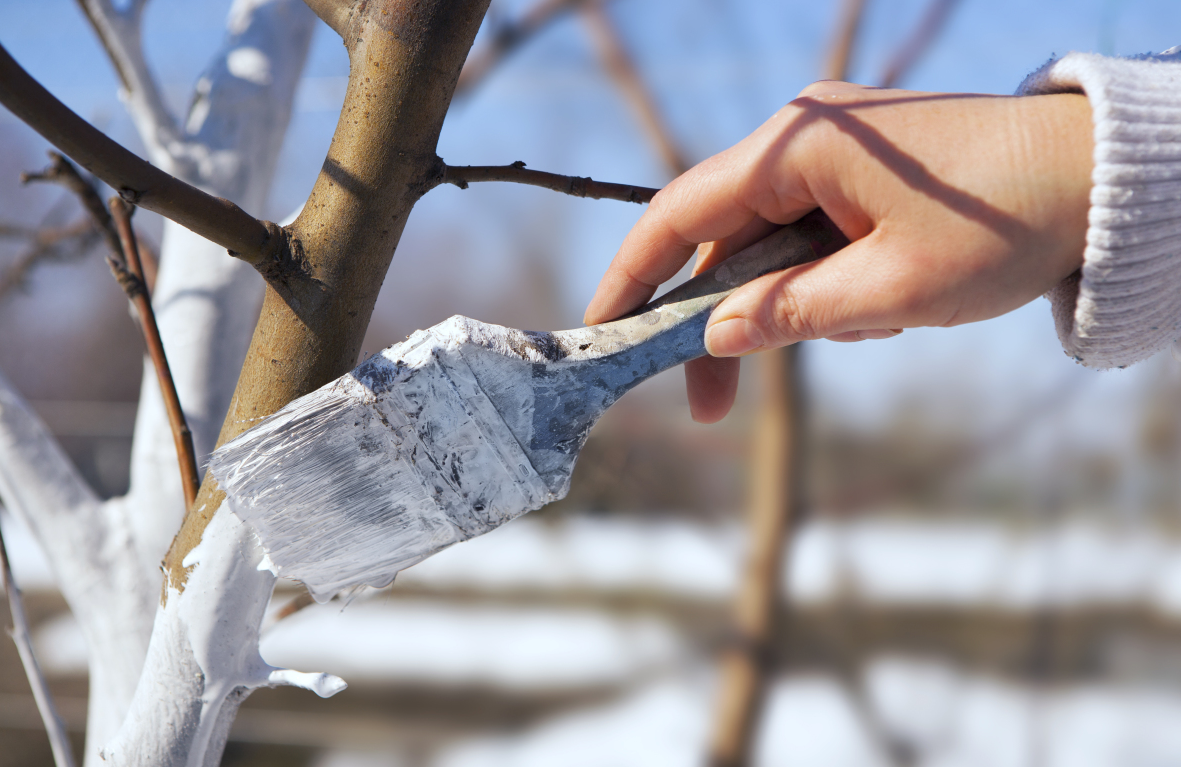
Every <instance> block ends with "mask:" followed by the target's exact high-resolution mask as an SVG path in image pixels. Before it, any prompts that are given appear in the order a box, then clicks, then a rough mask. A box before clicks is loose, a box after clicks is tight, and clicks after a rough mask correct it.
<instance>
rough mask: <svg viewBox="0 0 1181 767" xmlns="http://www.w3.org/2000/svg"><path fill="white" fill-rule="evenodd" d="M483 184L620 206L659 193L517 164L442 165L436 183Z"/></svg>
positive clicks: (647, 200)
mask: <svg viewBox="0 0 1181 767" xmlns="http://www.w3.org/2000/svg"><path fill="white" fill-rule="evenodd" d="M484 181H507V182H511V183H514V184H528V185H530V186H540V187H544V188H546V189H552V190H553V191H555V192H561V193H562V194H569V195H573V196H574V197H590V198H591V199H594V200H619V201H621V202H635V203H640V204H643V203H646V202H650V201H651V200H652V196H653V195H655V194H656V193H657V192H658V191H660V190H659V189H652V188H651V187H646V186H633V185H631V184H613V183H610V182H608V181H595V180H594V179H593V178H582V177H579V176H562V175H559V174H557V173H546V172H545V171H541V170H530V169H528V168H526V167H525V163H523V162H521V161H520V160H518V161H517V162H514V163H513V164H512V165H445V166H444V167H443V174H442V177H441V178H440V179H439V183H444V184H454V185H455V186H457V187H459V188H460V189H467V187H468V184H477V183H481V182H484Z"/></svg>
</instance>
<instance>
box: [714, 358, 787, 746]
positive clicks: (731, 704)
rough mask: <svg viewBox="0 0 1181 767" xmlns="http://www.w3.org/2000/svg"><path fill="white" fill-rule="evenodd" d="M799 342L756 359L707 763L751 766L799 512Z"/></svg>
mask: <svg viewBox="0 0 1181 767" xmlns="http://www.w3.org/2000/svg"><path fill="white" fill-rule="evenodd" d="M799 349H800V347H799V346H798V345H797V346H789V347H787V348H785V349H777V350H775V351H774V352H771V353H768V354H764V355H762V356H761V358H760V359H759V373H760V374H761V378H762V381H761V386H760V388H761V390H762V391H761V392H760V398H759V399H760V402H759V408H760V414H759V421H758V424H757V425H756V427H755V430H754V434H753V435H752V440H751V441H752V446H751V455H752V456H754V459H753V463H752V466H751V473H750V488H751V492H750V498H749V501H748V502H749V503H750V518H749V527H748V533H749V548H748V551H747V555H746V563H745V566H744V568H743V573H742V581H741V583H740V585H739V587H738V593H737V594H736V596H735V600H734V618H733V629H734V639H735V642H734V644H733V646H732V647H730V648H728V649H727V650H726V651H724V652H723V653H722V657H721V683H720V687H721V690H720V692H719V696H718V697H719V701H718V703H719V708H718V712H717V718H716V720H715V722H714V732H713V738H712V742H711V744H710V758H709V765H710V767H746V765H749V764H750V762H751V750H752V743H753V740H754V738H753V733H754V729H755V725H756V723H757V722H758V720H759V717H760V716H761V714H762V710H763V704H764V701H765V698H766V689H767V678H768V676H769V672H770V668H769V659H770V656H771V651H772V640H773V638H774V635H775V619H776V616H777V615H778V613H779V610H780V609H781V603H782V599H783V596H782V594H781V586H780V584H781V583H782V580H783V565H784V558H785V556H786V549H787V547H788V544H789V542H790V536H791V533H792V528H793V527H794V526H795V525H796V524H797V523H798V521H799V517H800V513H801V509H800V507H801V505H802V504H801V498H802V493H801V492H800V484H801V479H802V478H803V471H802V470H801V468H802V452H803V451H802V450H801V447H802V440H801V434H800V426H801V420H802V413H803V408H802V407H801V405H800V394H801V392H800V386H801V383H800V379H801V377H800V374H799V372H800V371H799Z"/></svg>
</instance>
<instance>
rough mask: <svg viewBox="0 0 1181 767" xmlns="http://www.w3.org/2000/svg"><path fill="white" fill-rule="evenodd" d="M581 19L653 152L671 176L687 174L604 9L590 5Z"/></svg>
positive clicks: (586, 7) (654, 105)
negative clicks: (634, 114)
mask: <svg viewBox="0 0 1181 767" xmlns="http://www.w3.org/2000/svg"><path fill="white" fill-rule="evenodd" d="M582 17H583V20H584V21H585V22H586V25H587V28H588V29H589V30H590V33H591V39H592V40H593V41H594V43H595V46H596V47H597V48H598V51H599V59H600V60H601V61H602V62H603V68H604V69H605V70H607V74H608V75H610V77H611V79H612V80H614V81H615V84H616V86H617V87H618V88H619V90H620V91H622V92H623V96H624V98H625V99H627V101H628V103H629V104H631V106H632V109H633V110H635V112H636V115H637V116H638V117H639V118H640V125H641V126H643V128H644V132H645V133H647V134H648V138H649V139H650V140H651V141H652V143H653V144H654V145H655V146H656V151H657V152H658V153H659V154H660V158H661V159H662V160H663V161H664V164H665V165H667V166H668V168H669V170H671V171H672V172H673V175H674V176H679V175H681V174H682V173H684V172H685V171H687V170H689V163H688V162H687V161H686V160H685V156H684V155H683V154H682V153H681V150H680V149H678V148H677V143H676V141H674V140H673V137H672V132H671V131H669V128H668V125H667V124H666V123H665V121H664V119H663V118H662V117H661V115H660V110H659V109H658V108H657V106H656V99H655V97H654V96H653V94H652V92H651V91H650V90H648V87H647V86H646V85H645V84H644V80H643V78H642V77H640V72H639V70H638V69H636V65H635V62H633V61H632V59H631V56H629V55H628V53H627V50H626V49H625V48H624V45H623V40H622V39H621V37H620V34H619V30H618V29H616V27H615V23H614V22H613V21H612V20H611V17H610V16H608V15H607V11H606V9H604V8H603V6H602V4H600V3H590V4H587V5H586V6H585V7H584V8H583V9H582Z"/></svg>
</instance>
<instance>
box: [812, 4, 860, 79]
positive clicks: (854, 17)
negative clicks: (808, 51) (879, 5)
mask: <svg viewBox="0 0 1181 767" xmlns="http://www.w3.org/2000/svg"><path fill="white" fill-rule="evenodd" d="M864 11H865V0H845V3H844V6H843V7H842V8H841V19H840V24H839V25H838V26H837V33H836V36H835V37H834V38H833V43H832V47H831V48H830V49H829V54H828V59H827V61H826V62H825V65H824V74H823V75H822V76H823V78H824V79H825V80H844V79H846V78H848V76H849V63H850V61H852V59H853V48H854V47H855V45H856V43H857V30H858V29H860V27H861V17H862V16H863V15H864Z"/></svg>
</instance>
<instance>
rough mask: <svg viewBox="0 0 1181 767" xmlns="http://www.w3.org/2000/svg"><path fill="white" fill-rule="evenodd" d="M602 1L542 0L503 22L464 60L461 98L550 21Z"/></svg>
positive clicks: (458, 90)
mask: <svg viewBox="0 0 1181 767" xmlns="http://www.w3.org/2000/svg"><path fill="white" fill-rule="evenodd" d="M600 1H601V0H541V2H539V3H537V4H536V5H534V6H533V7H532V8H530V9H529V10H528V11H527V12H526V13H525V15H524V16H522V17H521V18H520V19H519V20H517V21H516V22H508V23H505V24H501V25H500V26H499V27H498V28H497V29H496V30H495V31H494V32H493V33H492V39H491V40H490V41H489V42H488V44H487V45H485V46H484V47H483V49H482V50H480V52H479V53H477V54H475V55H474V56H470V57H468V60H467V63H465V64H464V67H463V71H462V72H461V73H460V75H459V82H458V83H457V84H456V86H455V95H456V97H457V98H458V97H460V96H464V95H466V94H467V93H469V92H470V91H471V90H472V88H474V87H475V86H476V84H477V83H479V82H480V81H482V80H483V79H484V78H485V77H487V76H488V73H489V72H491V71H492V70H493V69H495V68H496V67H497V65H499V64H500V63H501V62H502V61H504V60H505V59H506V58H507V57H508V56H509V54H511V53H512V52H513V51H515V50H517V49H518V48H520V47H521V45H523V44H524V43H526V42H527V41H529V40H531V39H532V38H533V37H534V36H535V35H536V34H537V33H538V32H540V31H541V30H543V29H545V28H546V27H547V26H549V25H550V24H551V23H553V22H554V21H557V20H558V19H560V18H562V17H563V16H565V15H566V14H568V13H570V12H571V11H573V10H576V9H578V8H579V7H580V6H583V5H586V4H588V3H597V2H600ZM317 13H319V11H317Z"/></svg>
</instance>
